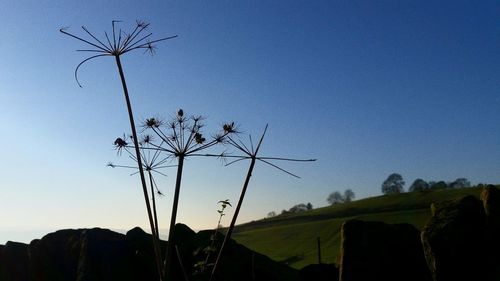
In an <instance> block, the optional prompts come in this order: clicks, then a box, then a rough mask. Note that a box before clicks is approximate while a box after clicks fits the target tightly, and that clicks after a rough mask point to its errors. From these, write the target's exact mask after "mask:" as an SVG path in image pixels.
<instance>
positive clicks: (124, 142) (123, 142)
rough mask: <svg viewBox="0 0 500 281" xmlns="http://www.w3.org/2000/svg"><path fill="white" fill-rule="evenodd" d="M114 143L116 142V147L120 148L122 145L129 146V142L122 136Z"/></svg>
mask: <svg viewBox="0 0 500 281" xmlns="http://www.w3.org/2000/svg"><path fill="white" fill-rule="evenodd" d="M114 144H115V146H116V147H118V148H120V147H125V146H127V145H128V143H127V142H126V141H125V140H123V139H122V138H117V139H116V140H115V142H114Z"/></svg>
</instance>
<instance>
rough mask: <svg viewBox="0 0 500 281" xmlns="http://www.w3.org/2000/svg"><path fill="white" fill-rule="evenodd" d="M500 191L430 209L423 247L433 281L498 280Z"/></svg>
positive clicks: (493, 189) (487, 191)
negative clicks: (431, 210) (430, 215)
mask: <svg viewBox="0 0 500 281" xmlns="http://www.w3.org/2000/svg"><path fill="white" fill-rule="evenodd" d="M499 237H500V190H498V189H497V188H496V187H494V186H492V185H489V186H487V187H486V188H485V189H484V190H483V192H482V194H481V200H479V199H477V198H475V197H473V196H467V197H464V198H461V199H457V200H452V201H448V202H443V203H440V204H437V205H434V206H433V216H432V218H431V219H430V220H429V222H428V223H427V224H426V226H425V227H424V229H423V231H422V244H423V246H424V252H425V256H426V259H427V263H428V265H429V268H430V270H431V272H432V276H433V278H434V280H435V281H448V280H450V281H451V280H453V281H461V280H464V281H465V280H485V281H498V280H500V238H499Z"/></svg>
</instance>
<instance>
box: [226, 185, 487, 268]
mask: <svg viewBox="0 0 500 281" xmlns="http://www.w3.org/2000/svg"><path fill="white" fill-rule="evenodd" d="M479 193H480V189H479V188H467V189H446V190H435V191H426V192H414V193H403V194H395V195H386V196H378V197H372V198H367V199H362V200H358V201H354V202H351V203H346V204H339V205H334V206H329V207H324V208H318V209H314V210H311V211H308V212H304V213H298V214H287V215H282V216H277V217H274V218H270V219H263V220H259V221H253V222H250V223H246V224H242V225H240V226H238V227H237V229H236V230H235V234H234V235H233V238H234V239H235V240H237V241H238V242H239V243H241V244H243V245H245V246H247V247H249V248H250V249H252V250H254V251H257V252H260V253H263V254H265V255H267V256H269V257H271V258H272V259H274V260H277V261H281V262H284V263H287V264H288V265H290V266H292V267H294V268H302V267H303V266H305V265H308V264H311V263H317V262H318V251H317V238H318V237H319V238H320V240H321V254H322V262H324V263H334V262H335V263H336V262H337V254H338V252H339V243H340V227H341V225H342V223H343V222H344V221H345V220H348V219H351V218H357V219H361V220H369V221H383V222H387V223H410V224H413V225H414V226H416V227H417V228H419V229H420V228H422V226H423V225H424V224H425V223H426V221H427V220H428V219H429V217H430V215H431V213H430V208H429V207H430V205H431V203H435V202H442V201H445V200H449V199H454V198H458V197H462V196H465V195H474V196H477V197H478V196H479Z"/></svg>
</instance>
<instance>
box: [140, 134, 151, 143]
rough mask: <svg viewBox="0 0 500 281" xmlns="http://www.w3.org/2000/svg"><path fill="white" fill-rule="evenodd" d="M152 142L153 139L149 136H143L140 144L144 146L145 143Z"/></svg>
mask: <svg viewBox="0 0 500 281" xmlns="http://www.w3.org/2000/svg"><path fill="white" fill-rule="evenodd" d="M152 141H153V137H152V136H150V135H145V136H144V137H143V138H142V141H141V143H143V144H145V143H150V142H152Z"/></svg>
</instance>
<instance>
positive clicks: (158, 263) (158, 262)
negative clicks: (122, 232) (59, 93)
mask: <svg viewBox="0 0 500 281" xmlns="http://www.w3.org/2000/svg"><path fill="white" fill-rule="evenodd" d="M115 59H116V66H117V67H118V72H119V73H120V79H121V82H122V87H123V94H124V95H125V101H126V103H127V110H128V116H129V120H130V128H131V130H132V137H133V140H134V147H135V154H136V158H137V165H138V167H139V174H140V176H141V184H142V191H143V193H144V200H145V202H146V209H147V212H148V218H149V224H150V227H151V234H152V236H153V248H154V252H155V258H156V267H157V269H158V274H159V278H160V279H159V280H160V281H161V280H162V278H161V258H160V256H159V247H158V245H159V243H158V240H157V239H158V237H156V233H157V232H156V231H155V226H154V223H153V217H152V214H151V206H150V204H149V197H148V190H147V186H146V179H145V177H144V169H143V167H142V161H141V152H140V150H139V141H138V137H137V132H136V130H135V122H134V115H133V113H132V105H131V104H130V98H129V94H128V89H127V83H126V81H125V75H124V74H123V68H122V64H121V61H120V56H119V55H115Z"/></svg>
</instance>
